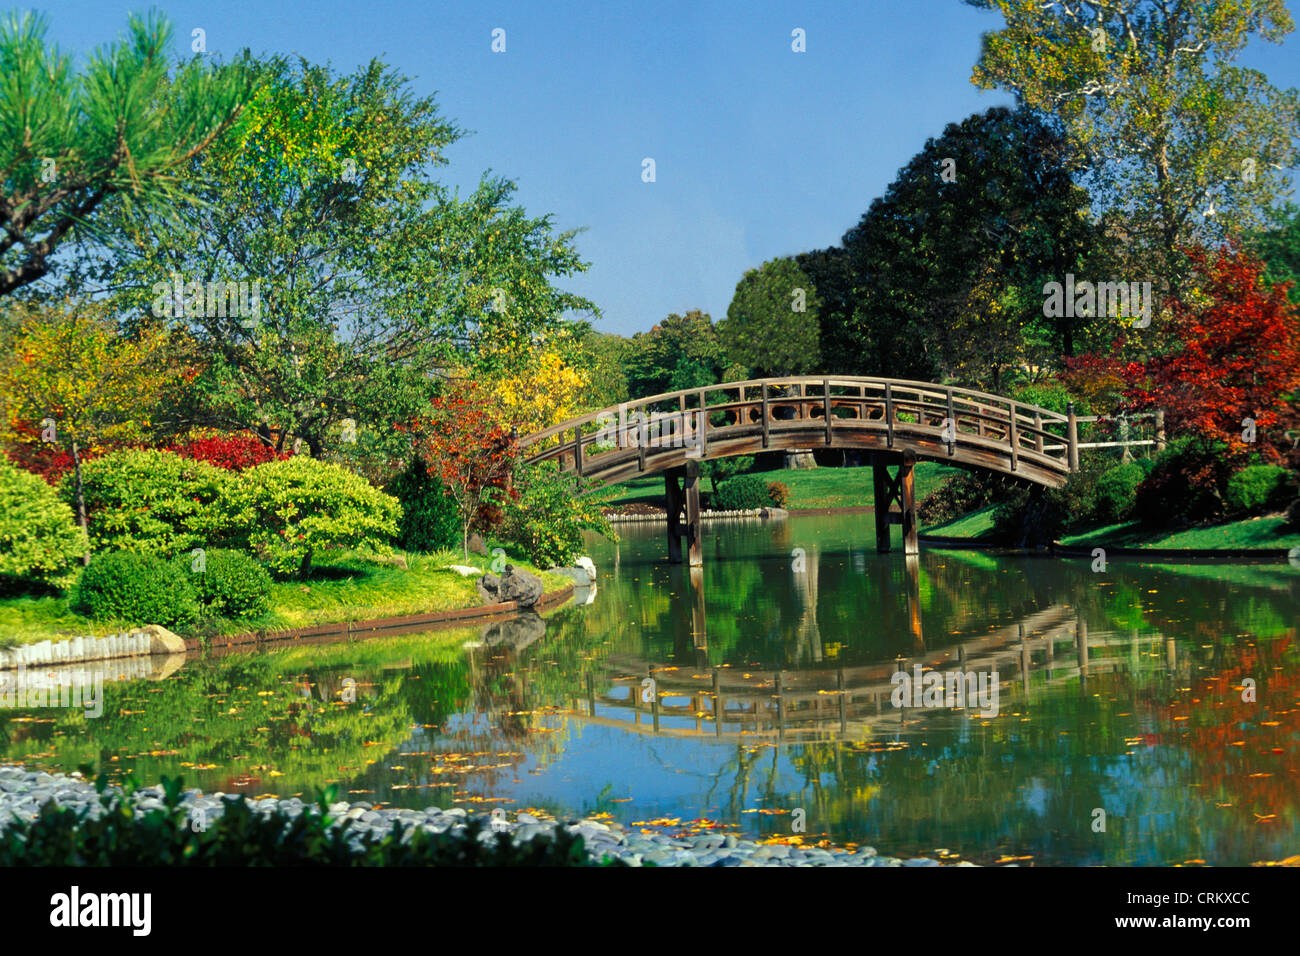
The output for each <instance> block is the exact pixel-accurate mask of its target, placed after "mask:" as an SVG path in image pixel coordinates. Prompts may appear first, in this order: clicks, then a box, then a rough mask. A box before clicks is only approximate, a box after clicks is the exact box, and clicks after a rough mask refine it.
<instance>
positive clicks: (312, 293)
mask: <svg viewBox="0 0 1300 956" xmlns="http://www.w3.org/2000/svg"><path fill="white" fill-rule="evenodd" d="M254 69H255V84H256V95H255V97H254V99H253V102H252V103H251V104H250V107H249V110H248V116H247V118H246V120H245V121H244V122H243V123H242V124H241V126H240V128H239V130H238V131H237V132H238V135H233V136H228V137H225V138H223V139H222V140H221V141H220V142H219V143H217V144H216V145H215V146H214V148H213V149H212V151H211V152H210V154H208V155H207V156H205V158H204V160H203V161H202V162H201V163H200V164H198V165H197V166H196V167H195V169H194V170H193V171H192V172H191V173H190V174H189V181H190V182H191V183H192V187H193V189H194V190H195V191H196V192H197V194H198V195H200V196H201V197H202V198H203V199H204V200H205V201H206V202H205V205H204V206H202V207H201V208H186V209H185V210H183V211H182V212H181V213H180V215H179V217H178V218H179V221H178V222H170V221H166V220H163V219H161V218H159V217H136V218H129V217H122V218H121V220H120V221H119V222H118V223H117V225H119V227H120V228H121V229H122V230H123V232H124V233H125V234H126V235H127V236H128V237H129V238H130V239H131V240H132V244H131V249H133V250H135V251H134V252H121V253H118V254H115V255H114V256H112V257H109V258H106V259H103V260H102V261H95V262H93V263H92V264H91V265H90V266H88V268H94V269H95V270H97V273H98V274H100V275H102V277H103V278H104V280H105V281H107V282H109V283H111V284H112V286H113V287H114V288H117V289H120V290H121V291H122V294H123V295H124V296H127V297H132V298H131V300H132V301H134V302H135V303H136V304H137V305H139V306H140V308H142V309H145V310H148V311H150V312H154V313H155V314H157V313H162V314H164V315H167V316H169V317H171V318H175V319H177V320H179V321H180V322H181V323H182V324H183V325H184V326H185V327H186V328H187V329H188V330H189V332H190V333H191V334H192V336H193V337H194V340H195V343H196V345H195V350H196V353H197V354H199V355H202V356H203V357H204V358H205V359H206V362H205V365H204V369H203V372H202V374H201V375H200V376H199V378H198V379H196V382H195V391H194V393H193V398H194V402H193V406H194V407H193V408H192V410H191V414H192V416H193V417H194V419H195V420H196V421H200V422H205V423H208V424H213V425H220V426H221V427H224V428H230V429H240V428H253V429H255V430H256V431H258V432H259V434H262V435H263V436H266V437H268V438H271V439H272V441H273V443H274V444H275V447H276V448H277V450H285V449H286V448H287V447H289V443H290V441H291V440H292V439H301V440H302V442H303V443H304V444H305V445H306V447H307V449H308V450H309V451H310V453H311V454H312V456H313V457H320V456H321V455H322V454H323V453H324V451H325V448H326V444H327V442H329V441H330V440H331V439H332V436H334V435H336V434H337V433H338V430H339V427H340V425H341V424H342V423H343V422H344V421H346V420H348V419H352V420H353V421H354V422H356V423H358V424H367V425H371V426H373V427H376V428H380V429H384V430H386V429H387V428H389V427H390V426H391V425H392V424H393V423H394V422H400V421H409V420H411V419H413V418H415V417H417V416H419V415H421V414H423V413H425V411H426V410H427V407H428V402H429V400H430V398H431V397H432V395H433V394H434V393H435V392H436V390H437V385H438V380H439V379H440V378H441V376H442V375H443V373H444V371H445V370H446V369H447V368H449V367H457V366H463V365H475V363H477V365H478V371H481V372H491V371H493V370H494V369H493V367H492V366H493V362H494V361H496V360H497V359H498V358H499V357H500V356H501V355H503V354H505V353H507V352H508V349H509V345H510V343H512V342H530V341H533V340H534V338H535V337H537V336H538V335H540V334H543V333H546V332H548V331H550V330H554V329H556V328H558V327H559V326H560V324H561V322H562V314H563V312H564V311H565V310H566V309H589V308H591V305H590V303H588V302H587V301H586V300H584V299H582V298H580V297H577V296H573V295H570V294H568V293H565V292H563V291H561V290H558V289H556V288H555V287H554V286H553V285H552V281H553V280H554V279H555V278H557V277H562V276H566V275H570V274H573V273H575V272H580V271H583V270H584V269H585V268H586V266H585V264H584V263H583V262H582V261H581V260H580V259H579V257H578V255H577V253H576V252H575V250H574V248H573V245H572V233H562V234H560V233H555V232H554V231H553V230H552V228H551V223H550V219H549V217H541V218H529V217H527V216H526V215H525V214H524V212H523V210H522V209H520V208H518V207H516V206H513V205H512V198H513V194H514V190H515V187H514V185H513V184H512V183H510V182H508V181H506V180H501V179H489V178H484V179H483V180H482V181H481V182H480V184H479V186H478V187H477V188H476V189H475V190H474V191H473V192H472V193H471V194H470V195H469V196H468V197H464V198H462V197H461V196H460V195H459V194H457V193H454V192H452V191H451V190H450V189H448V188H446V187H444V186H442V185H441V184H439V183H437V182H435V181H434V180H432V179H431V178H430V170H431V169H432V168H433V167H434V166H438V165H443V164H445V162H446V160H445V158H444V154H445V151H446V150H447V148H448V147H449V146H450V145H451V144H453V143H455V142H456V141H457V140H458V139H460V137H461V135H462V131H461V130H459V129H458V128H456V127H455V126H454V125H453V124H451V123H450V122H448V121H447V120H445V119H444V118H443V117H442V116H440V114H439V113H438V110H437V106H436V104H435V102H434V100H433V99H432V98H431V97H418V96H416V95H414V94H413V92H412V90H411V88H410V85H409V82H408V81H407V79H406V78H405V77H403V76H401V75H399V74H398V73H396V72H395V71H393V70H391V69H390V68H388V67H386V66H385V65H384V64H382V63H380V62H379V61H372V62H371V63H369V64H367V65H366V66H364V67H362V68H361V69H359V70H358V71H357V72H355V73H353V74H350V75H344V76H336V75H334V74H333V73H332V71H331V70H330V69H329V68H327V67H321V66H315V65H312V64H309V63H306V62H299V63H297V64H290V63H289V62H288V61H286V60H285V59H282V58H275V59H271V60H268V61H266V62H259V63H257V64H255V65H254ZM173 276H175V277H176V278H175V279H173V280H172V282H168V281H166V280H167V279H168V278H170V277H173ZM160 278H161V279H162V280H163V281H162V282H159V279H160ZM174 282H180V283H181V284H182V288H181V289H180V290H179V292H178V291H176V289H175V287H174V285H173V283H174ZM218 282H219V283H234V282H243V283H246V284H248V291H247V292H246V293H245V297H246V299H247V300H249V301H247V302H246V303H245V304H246V308H245V309H243V310H230V309H226V308H213V307H212V306H213V305H214V304H215V303H213V301H212V300H213V298H214V296H213V295H211V294H209V295H208V296H207V298H206V299H205V296H204V287H205V285H206V284H207V283H218ZM254 283H256V285H254ZM207 291H208V293H212V289H211V288H210V287H209V288H208V289H207ZM254 293H256V294H257V298H256V300H253V294H254ZM215 298H219V296H215ZM221 304H224V300H223V302H222V303H221ZM249 312H251V313H252V314H251V315H250V314H249ZM240 313H242V314H240Z"/></svg>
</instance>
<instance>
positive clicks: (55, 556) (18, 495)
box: [0, 461, 88, 588]
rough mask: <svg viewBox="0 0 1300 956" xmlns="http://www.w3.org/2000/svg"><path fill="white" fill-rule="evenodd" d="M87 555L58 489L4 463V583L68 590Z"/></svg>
mask: <svg viewBox="0 0 1300 956" xmlns="http://www.w3.org/2000/svg"><path fill="white" fill-rule="evenodd" d="M87 549H88V545H87V544H86V535H85V533H84V532H83V531H82V530H81V528H80V527H79V526H78V525H77V521H76V518H75V516H74V515H73V513H72V509H71V508H69V507H68V506H67V505H66V504H64V503H63V502H61V501H60V500H59V496H58V494H56V493H55V491H54V489H53V488H51V487H50V486H49V485H47V484H46V483H45V482H43V481H42V480H41V479H40V478H38V477H37V476H36V475H33V474H29V473H28V472H25V471H23V470H22V469H20V468H15V467H14V466H13V465H11V464H9V463H8V462H5V461H0V577H5V578H12V579H15V580H18V581H34V582H37V583H39V584H45V585H52V586H54V587H58V588H63V587H67V586H68V585H70V584H71V583H72V582H73V580H75V579H76V572H77V562H78V561H80V560H81V558H82V556H83V555H85V553H86V551H87Z"/></svg>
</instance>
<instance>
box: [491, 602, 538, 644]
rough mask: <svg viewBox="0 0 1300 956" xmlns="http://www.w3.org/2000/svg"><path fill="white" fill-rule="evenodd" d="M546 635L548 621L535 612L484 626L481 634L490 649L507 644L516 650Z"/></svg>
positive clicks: (526, 612)
mask: <svg viewBox="0 0 1300 956" xmlns="http://www.w3.org/2000/svg"><path fill="white" fill-rule="evenodd" d="M545 633H546V621H544V620H543V619H542V618H541V616H540V615H538V614H537V613H536V612H534V611H525V612H524V613H523V614H520V615H518V616H516V617H512V618H510V619H509V620H508V621H496V622H494V623H492V624H484V625H483V629H482V631H481V632H480V636H481V637H482V638H483V643H484V644H486V645H488V646H489V647H495V646H497V645H500V644H507V645H509V646H510V647H512V648H514V649H515V650H520V649H522V648H525V647H527V646H528V645H529V644H531V643H533V641H535V640H537V639H538V638H539V637H542V636H543V635H544V634H545Z"/></svg>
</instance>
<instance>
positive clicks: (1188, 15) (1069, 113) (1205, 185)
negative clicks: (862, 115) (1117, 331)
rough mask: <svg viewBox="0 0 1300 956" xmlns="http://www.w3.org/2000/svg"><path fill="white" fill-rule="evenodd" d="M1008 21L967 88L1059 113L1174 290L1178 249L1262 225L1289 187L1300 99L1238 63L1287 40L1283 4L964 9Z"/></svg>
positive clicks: (1134, 0)
mask: <svg viewBox="0 0 1300 956" xmlns="http://www.w3.org/2000/svg"><path fill="white" fill-rule="evenodd" d="M965 2H967V3H968V4H970V5H971V6H975V7H981V8H984V9H993V10H996V11H998V12H999V13H1001V14H1002V16H1003V18H1004V19H1005V21H1006V26H1005V27H1004V28H1003V29H1001V30H998V31H994V32H990V33H987V34H985V35H984V41H983V49H982V52H981V55H980V59H979V62H978V63H977V65H976V66H975V69H974V73H973V74H972V77H971V80H972V82H973V83H974V84H975V85H976V86H979V87H982V88H984V89H998V88H1000V89H1006V90H1010V91H1012V92H1014V93H1015V94H1016V97H1017V98H1018V100H1019V101H1020V102H1022V103H1024V104H1026V105H1028V106H1030V107H1032V108H1034V109H1039V110H1044V111H1048V112H1051V113H1053V114H1055V115H1056V116H1057V117H1059V118H1060V119H1061V121H1062V122H1063V123H1064V125H1065V128H1066V130H1067V131H1068V135H1069V136H1070V139H1071V141H1072V143H1073V144H1074V145H1075V147H1076V148H1077V149H1078V150H1079V152H1080V153H1081V154H1082V155H1083V156H1084V157H1085V158H1086V160H1087V162H1088V166H1089V170H1090V171H1089V174H1088V176H1087V184H1088V186H1089V188H1090V190H1091V192H1092V194H1093V198H1094V200H1095V202H1096V203H1097V208H1098V209H1099V210H1101V211H1115V212H1118V213H1119V214H1120V215H1121V216H1122V218H1123V219H1124V220H1125V223H1126V228H1127V231H1128V232H1129V234H1130V236H1131V237H1132V239H1133V241H1135V242H1136V243H1138V244H1140V245H1141V246H1143V247H1144V248H1145V249H1146V250H1147V251H1148V253H1149V257H1148V260H1147V261H1148V262H1149V263H1150V266H1151V268H1152V269H1154V270H1155V275H1156V276H1158V277H1159V278H1160V279H1161V280H1164V281H1167V282H1168V283H1169V285H1170V286H1171V287H1174V286H1176V284H1177V282H1178V280H1179V278H1180V277H1181V276H1182V274H1183V271H1184V269H1185V268H1186V263H1185V260H1184V259H1183V258H1182V256H1181V254H1180V249H1181V248H1182V247H1183V246H1185V245H1186V244H1188V243H1189V241H1191V240H1198V241H1201V242H1204V243H1214V242H1217V241H1219V240H1221V239H1223V238H1225V237H1226V236H1229V235H1231V234H1233V233H1237V232H1241V231H1243V230H1248V229H1250V228H1253V227H1256V226H1258V225H1259V224H1260V220H1261V216H1262V215H1263V213H1264V212H1265V211H1266V210H1267V209H1268V208H1269V207H1270V206H1271V205H1272V203H1273V202H1274V201H1275V200H1276V198H1277V197H1278V196H1279V195H1281V194H1283V192H1284V191H1285V190H1286V188H1287V179H1288V177H1287V175H1286V173H1285V169H1286V168H1287V167H1290V166H1292V165H1294V163H1295V159H1296V137H1297V135H1298V134H1300V99H1298V98H1297V94H1296V91H1295V90H1294V89H1288V90H1279V89H1277V88H1275V87H1274V86H1272V85H1271V84H1270V83H1269V82H1268V79H1267V77H1265V75H1264V74H1262V73H1260V72H1259V71H1257V70H1249V69H1245V68H1242V67H1239V66H1236V65H1235V64H1234V60H1235V58H1236V56H1237V54H1238V53H1239V52H1240V51H1241V49H1242V48H1243V47H1244V46H1245V45H1246V44H1247V42H1248V41H1249V40H1250V39H1251V38H1252V37H1254V36H1258V37H1262V38H1263V39H1265V40H1269V41H1272V42H1280V41H1281V40H1282V38H1283V37H1284V36H1285V35H1286V34H1288V33H1290V32H1291V30H1292V29H1293V24H1292V21H1291V16H1290V14H1289V13H1288V12H1287V8H1286V4H1285V3H1284V2H1283V0H1234V2H1231V3H1205V2H1200V0H1052V2H1047V3H1043V2H1041V0H965Z"/></svg>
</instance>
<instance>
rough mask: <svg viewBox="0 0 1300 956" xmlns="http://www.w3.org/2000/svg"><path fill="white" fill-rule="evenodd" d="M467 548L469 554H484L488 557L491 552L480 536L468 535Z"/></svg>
mask: <svg viewBox="0 0 1300 956" xmlns="http://www.w3.org/2000/svg"><path fill="white" fill-rule="evenodd" d="M468 547H469V553H470V554H486V555H488V556H489V557H491V555H492V552H491V551H489V550H488V546H487V542H486V541H484V540H483V536H482V535H478V534H472V535H470V536H469V542H468Z"/></svg>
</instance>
